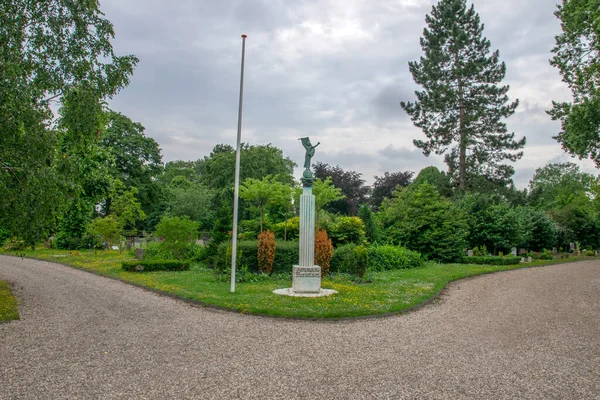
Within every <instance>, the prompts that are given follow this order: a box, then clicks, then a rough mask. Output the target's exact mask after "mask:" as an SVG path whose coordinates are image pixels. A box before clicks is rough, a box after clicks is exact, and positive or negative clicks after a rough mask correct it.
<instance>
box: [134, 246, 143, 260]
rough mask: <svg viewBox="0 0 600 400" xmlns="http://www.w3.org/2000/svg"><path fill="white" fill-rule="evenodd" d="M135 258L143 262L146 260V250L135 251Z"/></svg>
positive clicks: (138, 249)
mask: <svg viewBox="0 0 600 400" xmlns="http://www.w3.org/2000/svg"><path fill="white" fill-rule="evenodd" d="M135 258H137V259H138V260H141V259H143V258H144V249H140V248H137V249H135Z"/></svg>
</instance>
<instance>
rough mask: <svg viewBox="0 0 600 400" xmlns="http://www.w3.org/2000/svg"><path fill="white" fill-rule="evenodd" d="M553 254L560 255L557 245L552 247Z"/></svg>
mask: <svg viewBox="0 0 600 400" xmlns="http://www.w3.org/2000/svg"><path fill="white" fill-rule="evenodd" d="M552 255H554V256H556V255H558V249H557V248H556V247H553V248H552Z"/></svg>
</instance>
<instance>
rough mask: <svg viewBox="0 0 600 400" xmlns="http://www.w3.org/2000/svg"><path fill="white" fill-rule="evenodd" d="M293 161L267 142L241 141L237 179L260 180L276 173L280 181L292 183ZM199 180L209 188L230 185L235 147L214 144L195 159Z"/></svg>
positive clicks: (242, 180) (231, 184)
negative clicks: (264, 143) (265, 143)
mask: <svg viewBox="0 0 600 400" xmlns="http://www.w3.org/2000/svg"><path fill="white" fill-rule="evenodd" d="M295 166H296V164H295V163H294V162H293V161H292V160H290V159H289V158H288V157H284V156H283V151H281V149H279V148H277V147H274V146H271V145H270V144H268V145H264V146H263V145H249V144H246V143H242V149H241V153H240V182H244V181H245V180H246V179H248V178H254V179H262V178H264V177H266V176H268V175H273V176H278V178H277V179H278V180H279V181H281V182H282V183H287V184H290V185H291V184H292V183H293V181H294V177H293V173H294V167H295ZM198 170H199V172H200V174H201V181H202V183H204V184H205V185H207V186H208V187H209V188H212V189H216V190H221V189H223V188H229V187H231V188H233V183H234V177H235V176H234V175H235V149H234V148H233V147H231V146H228V145H217V146H215V148H214V149H213V151H212V152H211V153H210V155H209V156H208V157H204V159H203V160H201V161H199V165H198Z"/></svg>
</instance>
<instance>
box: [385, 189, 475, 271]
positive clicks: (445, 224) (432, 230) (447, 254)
mask: <svg viewBox="0 0 600 400" xmlns="http://www.w3.org/2000/svg"><path fill="white" fill-rule="evenodd" d="M378 218H379V219H380V221H381V224H382V226H383V229H384V235H383V236H384V240H387V242H389V243H392V244H399V245H402V246H404V247H406V248H408V249H410V250H414V251H417V252H419V253H421V254H422V255H423V256H424V257H425V258H426V259H435V260H440V261H446V262H447V261H454V260H458V259H460V258H462V256H463V249H464V248H465V246H466V237H467V234H468V227H467V223H466V216H465V215H464V214H463V213H462V211H461V210H460V209H459V208H458V207H457V206H456V205H454V204H453V203H452V202H451V201H450V200H448V199H445V198H443V197H441V196H440V194H439V193H438V192H437V191H436V190H435V188H434V187H433V186H431V185H430V184H428V183H424V184H422V185H421V186H419V187H417V188H413V189H411V190H408V189H401V190H397V191H396V192H394V197H393V198H392V199H390V200H389V201H388V200H386V201H384V202H383V204H382V207H381V211H380V212H379V213H378Z"/></svg>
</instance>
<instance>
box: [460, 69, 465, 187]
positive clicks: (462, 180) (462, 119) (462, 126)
mask: <svg viewBox="0 0 600 400" xmlns="http://www.w3.org/2000/svg"><path fill="white" fill-rule="evenodd" d="M458 109H459V114H458V133H459V136H460V143H459V151H460V154H459V159H458V177H459V188H460V191H461V192H463V193H464V192H465V191H466V189H467V183H466V176H465V175H466V161H467V135H466V132H465V108H464V96H463V83H462V79H461V78H460V77H459V78H458Z"/></svg>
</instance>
